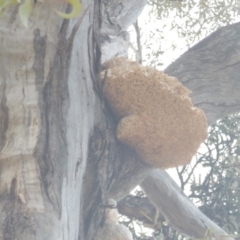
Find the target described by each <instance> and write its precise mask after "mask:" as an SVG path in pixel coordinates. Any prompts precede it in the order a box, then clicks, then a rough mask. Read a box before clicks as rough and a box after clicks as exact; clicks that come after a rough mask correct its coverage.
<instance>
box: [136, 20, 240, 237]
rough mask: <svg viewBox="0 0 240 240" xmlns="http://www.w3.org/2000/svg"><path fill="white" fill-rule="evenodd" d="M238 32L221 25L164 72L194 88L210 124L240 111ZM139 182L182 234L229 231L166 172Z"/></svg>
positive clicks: (236, 27) (236, 26) (239, 27)
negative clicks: (190, 197) (195, 204)
mask: <svg viewBox="0 0 240 240" xmlns="http://www.w3.org/2000/svg"><path fill="white" fill-rule="evenodd" d="M239 32H240V23H236V24H233V25H230V26H227V27H223V28H220V29H219V30H217V31H216V32H214V33H213V34H211V35H210V36H208V37H207V38H205V39H204V40H202V41H201V42H199V43H198V44H196V45H195V46H194V47H192V48H191V49H189V50H188V51H187V52H186V53H185V54H183V55H182V56H181V57H180V58H179V59H177V60H176V61H175V62H174V63H172V64H171V65H170V66H169V67H168V68H167V69H166V71H165V72H166V73H168V74H169V75H172V76H175V77H177V78H178V79H179V81H181V82H182V83H183V84H184V86H186V87H188V88H189V89H191V91H192V100H193V102H194V104H195V105H196V106H198V107H200V108H202V109H203V110H204V112H205V114H206V115H207V119H208V122H209V124H213V123H214V122H216V120H218V119H219V118H223V117H224V116H226V115H227V114H230V113H234V112H236V111H240V94H239V92H240V78H239V73H238V72H239V66H240V51H239V50H240V40H239V37H240V34H239ZM140 185H141V187H142V188H143V189H144V191H145V192H146V194H147V196H148V198H149V199H150V200H151V201H152V202H153V203H154V205H155V206H156V208H157V209H158V210H159V211H160V212H161V213H162V214H163V215H164V216H165V218H167V219H169V220H170V223H171V225H172V226H173V227H174V228H176V229H178V230H179V231H180V232H181V233H185V234H187V235H189V236H194V237H204V235H205V233H206V232H207V230H209V229H210V230H211V231H213V234H215V236H216V237H217V239H221V238H223V236H224V235H226V234H227V233H226V232H224V231H223V230H222V229H220V228H219V227H218V226H217V225H216V224H214V223H213V222H212V221H210V220H209V219H208V218H207V217H206V216H205V215H204V214H203V213H202V212H201V211H200V210H198V209H197V208H196V207H194V206H193V204H192V203H191V201H190V200H189V199H188V198H187V197H186V196H185V195H184V194H183V193H182V191H181V189H180V188H179V187H178V186H177V185H176V184H175V183H174V182H173V181H172V179H171V178H170V177H169V175H168V174H167V173H165V172H164V171H161V170H154V171H153V172H151V173H150V174H149V176H148V177H147V179H146V180H144V181H143V182H142V183H141V184H140ZM159 196H161V197H159Z"/></svg>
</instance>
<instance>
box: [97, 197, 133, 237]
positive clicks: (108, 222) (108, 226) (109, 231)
mask: <svg viewBox="0 0 240 240" xmlns="http://www.w3.org/2000/svg"><path fill="white" fill-rule="evenodd" d="M112 239H115V240H132V233H131V232H130V230H129V229H128V228H127V227H125V226H124V225H122V224H120V223H119V221H118V210H117V203H116V201H115V200H113V199H110V198H109V199H108V200H107V206H106V209H105V221H104V224H103V227H102V228H100V229H99V230H98V231H97V233H96V235H95V238H94V240H112Z"/></svg>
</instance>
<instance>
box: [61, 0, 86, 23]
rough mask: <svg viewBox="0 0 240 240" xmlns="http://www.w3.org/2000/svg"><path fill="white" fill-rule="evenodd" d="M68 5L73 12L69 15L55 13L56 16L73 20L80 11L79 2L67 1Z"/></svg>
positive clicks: (77, 0) (76, 0) (75, 0)
mask: <svg viewBox="0 0 240 240" xmlns="http://www.w3.org/2000/svg"><path fill="white" fill-rule="evenodd" d="M68 3H69V4H71V5H72V7H73V10H72V12H70V13H63V12H59V11H56V12H57V14H58V15H59V16H60V17H62V18H65V19H70V18H75V17H77V16H78V15H79V13H80V12H81V9H82V5H81V3H80V2H79V0H68Z"/></svg>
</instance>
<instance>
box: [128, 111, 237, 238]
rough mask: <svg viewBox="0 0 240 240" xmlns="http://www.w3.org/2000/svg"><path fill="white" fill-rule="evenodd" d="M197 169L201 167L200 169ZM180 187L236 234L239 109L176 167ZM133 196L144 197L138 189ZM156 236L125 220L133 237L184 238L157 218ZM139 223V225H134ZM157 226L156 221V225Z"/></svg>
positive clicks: (211, 131)
mask: <svg viewBox="0 0 240 240" xmlns="http://www.w3.org/2000/svg"><path fill="white" fill-rule="evenodd" d="M199 169H200V170H199ZM176 171H177V175H178V178H179V182H180V185H181V188H182V189H183V190H185V193H186V194H187V195H188V197H189V198H190V199H192V201H193V202H195V204H196V205H197V206H199V208H200V209H201V210H202V211H203V212H204V213H205V214H206V215H207V216H208V217H209V218H210V219H211V220H213V221H214V222H215V223H217V224H218V225H219V227H221V228H223V229H224V230H226V231H227V232H228V233H229V234H233V236H236V234H237V233H239V232H240V202H239V200H240V113H236V114H233V115H231V116H227V117H225V118H224V119H222V120H219V121H218V122H217V123H216V124H214V125H213V126H211V128H210V129H209V137H208V138H207V139H206V141H205V142H204V144H203V146H202V148H201V153H198V154H197V155H196V159H195V160H193V162H192V163H191V164H190V165H187V166H184V167H181V168H177V169H176ZM136 196H137V197H139V196H141V197H144V196H143V193H142V192H141V191H139V190H138V191H137V192H136ZM159 219H160V221H161V224H159V223H158V226H161V227H160V228H159V227H158V228H156V227H154V229H155V231H154V232H153V235H154V234H155V237H149V236H146V232H147V231H146V230H144V227H143V226H142V223H138V222H134V219H131V221H129V220H128V221H127V224H128V225H129V226H130V227H131V230H132V231H133V234H134V236H135V238H134V239H135V240H140V239H154V240H155V239H168V240H170V239H172V240H175V239H186V237H184V236H183V235H179V233H178V232H177V231H175V230H174V229H172V228H171V227H170V226H169V225H168V223H167V221H166V220H165V219H164V218H163V217H161V218H159ZM136 224H139V225H140V226H141V228H139V227H136V226H135V227H134V225H136ZM155 226H156V225H155Z"/></svg>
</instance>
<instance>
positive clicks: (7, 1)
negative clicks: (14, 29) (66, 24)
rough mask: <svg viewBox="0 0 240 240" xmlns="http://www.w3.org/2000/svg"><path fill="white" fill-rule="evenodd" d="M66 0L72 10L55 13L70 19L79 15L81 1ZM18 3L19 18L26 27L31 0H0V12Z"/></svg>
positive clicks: (30, 10) (31, 5) (31, 4)
mask: <svg viewBox="0 0 240 240" xmlns="http://www.w3.org/2000/svg"><path fill="white" fill-rule="evenodd" d="M67 2H68V3H69V4H70V5H71V6H72V12H70V13H62V12H59V11H56V13H57V14H58V15H59V16H60V17H62V18H65V19H71V18H75V17H77V16H78V15H79V13H80V12H81V3H80V2H79V0H67ZM17 4H19V5H20V6H19V8H18V14H19V17H20V20H21V22H22V24H23V25H24V26H25V27H26V28H28V20H29V17H30V15H31V13H32V7H33V0H0V14H1V13H2V12H3V11H4V10H6V9H8V8H9V7H10V6H12V5H17Z"/></svg>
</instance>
